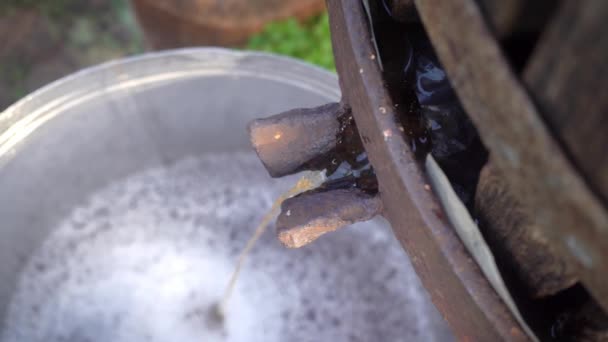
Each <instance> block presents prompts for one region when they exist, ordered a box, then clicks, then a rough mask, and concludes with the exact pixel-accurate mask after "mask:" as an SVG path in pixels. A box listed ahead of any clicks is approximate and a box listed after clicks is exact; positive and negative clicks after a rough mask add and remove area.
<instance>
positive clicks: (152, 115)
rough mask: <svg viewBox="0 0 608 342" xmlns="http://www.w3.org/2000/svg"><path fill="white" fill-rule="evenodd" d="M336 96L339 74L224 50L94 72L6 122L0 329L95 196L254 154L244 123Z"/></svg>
mask: <svg viewBox="0 0 608 342" xmlns="http://www.w3.org/2000/svg"><path fill="white" fill-rule="evenodd" d="M337 99H339V87H338V84H337V79H336V77H335V76H334V75H332V74H330V73H328V72H326V71H323V70H321V69H317V68H314V67H311V66H310V65H306V64H304V63H299V62H296V61H294V60H291V59H287V58H281V57H276V56H269V55H264V54H256V53H243V52H233V51H228V50H223V49H185V50H177V51H172V52H160V53H152V54H148V55H145V56H142V57H135V58H131V59H127V60H123V61H119V62H111V63H107V64H104V65H101V66H98V67H94V68H91V69H87V70H84V71H81V72H79V73H76V74H74V75H72V76H70V77H67V78H64V79H62V80H59V81H57V82H55V83H52V84H50V85H49V86H46V87H44V88H43V89H41V90H39V91H37V92H35V93H33V94H32V95H29V96H27V97H26V98H24V99H23V100H21V101H19V102H18V103H16V104H15V105H13V106H11V107H9V108H8V109H7V110H6V111H5V112H3V113H2V114H0V260H1V262H0V279H1V281H0V322H3V321H4V316H5V313H6V310H7V304H8V302H9V300H10V298H11V295H12V293H13V291H14V289H15V285H16V281H17V278H18V275H19V272H20V270H21V269H22V268H23V266H24V265H25V263H26V262H27V259H28V256H29V255H30V254H31V253H33V252H34V251H35V250H36V249H37V248H38V247H39V246H40V245H41V243H42V241H43V240H44V239H45V237H47V236H48V234H49V233H50V230H51V229H52V227H55V226H56V225H57V224H58V222H59V221H60V220H61V219H62V218H63V217H65V216H66V215H68V214H69V213H70V211H71V210H72V209H73V208H74V207H75V206H77V205H78V204H79V203H82V202H83V201H85V200H86V198H87V196H89V195H90V194H91V193H92V192H93V191H95V190H96V189H99V188H102V187H103V186H104V185H107V184H109V183H110V182H111V181H112V180H115V179H120V178H122V177H126V176H127V175H129V174H131V173H134V172H136V171H139V170H142V169H146V168H149V167H153V166H159V165H164V164H168V163H172V162H175V161H177V160H180V159H183V158H185V157H187V156H198V155H202V154H205V153H209V152H224V151H237V150H244V151H245V150H247V151H249V150H251V147H250V146H249V140H248V137H247V133H246V129H245V127H246V124H247V122H248V121H250V120H251V119H253V118H257V117H260V116H264V115H268V114H271V113H278V112H281V111H284V110H287V109H289V108H294V107H307V106H315V105H319V104H322V103H326V102H330V101H336V100H337Z"/></svg>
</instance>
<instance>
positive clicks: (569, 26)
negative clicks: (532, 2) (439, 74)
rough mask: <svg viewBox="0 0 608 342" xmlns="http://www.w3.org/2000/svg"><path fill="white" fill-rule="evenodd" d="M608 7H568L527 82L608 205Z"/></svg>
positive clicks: (596, 3)
mask: <svg viewBox="0 0 608 342" xmlns="http://www.w3.org/2000/svg"><path fill="white" fill-rule="evenodd" d="M607 18H608V1H605V0H584V1H564V2H563V5H562V8H561V9H560V11H559V13H558V15H557V17H556V18H555V19H554V20H553V21H552V23H551V25H550V27H549V28H548V30H547V31H546V33H545V34H544V35H543V37H542V39H541V43H540V44H539V45H538V46H537V48H536V50H535V52H534V54H533V55H532V58H531V60H530V62H529V64H528V66H527V68H526V72H525V74H524V80H525V83H526V85H527V86H528V88H529V90H530V95H531V96H532V98H533V99H534V100H535V101H536V103H537V104H538V106H539V109H540V111H541V114H542V115H543V118H544V119H545V121H546V122H547V124H548V125H549V127H550V128H551V129H552V131H553V134H554V135H555V136H556V137H557V138H558V139H559V140H560V141H561V142H562V143H563V146H564V147H565V149H566V151H567V152H568V154H569V155H570V157H571V158H572V160H573V161H574V163H575V164H576V166H577V167H578V168H579V169H580V171H581V172H582V173H583V174H584V175H585V178H586V180H587V181H588V182H589V185H590V187H591V188H593V189H594V190H595V191H596V192H597V194H598V195H599V196H600V197H601V198H602V200H603V201H604V205H605V204H606V203H607V202H608V29H607V28H608V26H607V25H606V24H607V22H606V19H607Z"/></svg>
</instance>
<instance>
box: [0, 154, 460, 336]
mask: <svg viewBox="0 0 608 342" xmlns="http://www.w3.org/2000/svg"><path fill="white" fill-rule="evenodd" d="M294 182H295V179H294V178H290V179H286V180H280V181H277V180H271V179H269V178H268V177H267V176H266V173H265V171H264V170H263V168H262V166H261V165H260V164H259V161H258V160H257V158H256V157H255V156H254V155H252V154H241V153H236V154H225V155H210V156H207V157H203V158H200V159H188V160H184V161H182V162H179V163H177V164H175V165H173V166H170V167H167V168H158V169H152V170H148V171H144V172H142V173H139V174H135V175H133V176H131V177H129V178H128V179H125V180H122V181H118V182H116V183H114V184H111V185H109V186H108V187H106V188H105V189H102V190H101V191H99V192H98V193H96V194H93V195H92V196H91V198H90V199H89V201H88V202H87V203H84V204H83V205H82V206H81V207H80V208H76V209H75V210H74V211H73V213H72V214H71V215H70V216H69V217H67V218H66V219H65V220H64V221H63V223H62V224H61V225H60V226H59V227H57V229H56V231H55V232H54V233H53V234H52V235H51V236H50V237H49V238H48V239H47V241H46V242H45V243H44V244H43V246H42V248H41V249H40V250H39V251H38V252H37V253H36V254H35V255H34V256H33V257H32V258H31V260H30V261H29V263H28V266H27V267H26V269H25V270H24V271H23V274H22V275H21V278H20V280H19V285H18V289H17V291H16V293H15V295H14V297H13V300H12V302H11V304H10V308H9V312H8V314H7V320H6V322H5V325H4V329H3V332H2V335H1V338H0V340H1V341H4V342H14V341H31V342H38V341H45V342H46V341H49V342H52V341H91V342H93V341H117V342H122V341H125V342H126V341H130V342H138V341H184V342H189V341H196V342H200V341H252V342H255V341H265V342H272V341H416V340H419V341H433V340H445V339H449V336H450V335H449V332H448V331H447V328H446V326H445V324H444V322H443V321H442V320H441V318H440V317H439V315H438V314H437V312H436V310H435V309H434V308H433V307H432V306H431V304H430V302H429V301H428V299H427V296H426V293H425V292H424V290H423V289H422V287H421V285H420V283H419V280H418V279H417V277H416V275H415V273H414V272H413V270H412V268H411V265H410V264H409V261H408V259H407V257H406V256H405V254H404V252H403V250H402V249H401V247H400V245H399V244H398V242H397V241H396V240H395V239H394V237H393V236H392V232H391V231H390V229H389V228H388V227H387V226H386V225H383V224H379V223H377V222H368V223H363V224H358V225H355V226H353V227H351V228H348V229H345V230H342V231H340V232H339V233H335V234H329V235H327V236H326V237H324V238H322V239H319V240H318V241H316V242H315V243H314V244H312V245H310V246H306V247H304V248H302V249H298V250H288V249H285V248H284V247H283V246H282V245H281V244H280V243H279V242H278V241H277V240H276V238H275V237H274V235H273V234H265V235H263V236H262V237H261V238H260V240H259V243H258V244H257V245H256V248H254V249H252V250H251V255H250V257H249V258H248V260H247V267H244V268H243V270H242V273H241V276H240V278H239V281H238V282H237V283H236V286H235V288H234V291H233V293H232V297H231V299H230V301H229V302H228V306H227V308H226V317H225V319H224V322H223V324H220V325H217V324H214V323H213V322H212V321H210V320H209V314H208V313H209V310H210V308H211V307H212V306H213V305H214V304H217V303H218V301H219V300H220V298H221V297H222V294H223V291H224V290H225V286H226V284H227V283H228V281H229V278H230V275H231V272H232V270H233V267H234V260H235V259H236V257H237V256H238V255H239V253H240V252H241V249H242V247H243V246H244V245H245V244H246V242H247V240H248V238H249V237H250V236H251V234H252V231H253V228H254V227H255V224H256V223H257V222H260V219H261V217H262V216H263V215H264V214H265V213H266V212H267V211H268V210H269V208H270V206H271V203H272V202H273V200H274V199H276V198H278V197H279V196H280V195H281V193H284V192H285V191H286V190H287V189H288V188H289V186H290V185H292V184H293V183H294Z"/></svg>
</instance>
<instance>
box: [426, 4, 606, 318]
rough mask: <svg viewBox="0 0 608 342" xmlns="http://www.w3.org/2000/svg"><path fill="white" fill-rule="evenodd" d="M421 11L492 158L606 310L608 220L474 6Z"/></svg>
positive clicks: (438, 6) (431, 7)
mask: <svg viewBox="0 0 608 342" xmlns="http://www.w3.org/2000/svg"><path fill="white" fill-rule="evenodd" d="M416 7H417V9H418V12H419V15H420V17H421V19H422V21H423V23H424V25H425V27H426V29H427V31H428V34H429V36H430V38H431V41H432V42H433V45H434V47H435V49H436V51H437V53H438V55H439V57H440V60H441V62H442V63H443V65H444V67H445V68H446V71H447V73H448V75H449V76H450V80H451V82H452V85H453V87H454V89H455V90H456V93H457V94H458V97H459V98H460V100H461V102H462V104H463V106H464V108H465V109H466V111H467V113H468V114H469V115H470V117H471V119H472V120H473V122H474V124H475V125H476V126H477V128H478V130H479V133H480V135H481V138H482V140H483V142H484V144H485V145H486V147H487V148H488V149H489V150H490V159H491V160H492V162H493V163H494V164H495V165H496V167H497V169H498V170H499V171H500V172H501V173H502V174H503V175H504V176H505V179H506V181H507V184H508V186H509V188H510V189H512V191H513V192H515V193H517V194H518V196H520V197H519V198H521V199H522V204H523V205H524V206H526V207H528V208H531V210H533V212H534V214H535V217H536V222H537V224H538V227H539V231H540V233H542V234H543V235H544V236H545V237H546V238H547V239H548V240H549V241H550V243H551V244H553V245H554V246H556V249H557V251H558V252H559V253H560V254H561V255H563V256H564V258H565V260H566V262H568V263H569V264H570V265H571V267H575V268H576V269H577V270H579V272H580V276H581V279H582V280H583V283H584V284H585V286H586V287H587V288H588V289H589V290H590V292H591V294H592V295H593V296H594V297H595V298H596V299H597V300H598V301H600V303H601V305H602V306H603V307H604V308H605V309H606V308H608V286H607V284H606V274H608V262H607V261H608V214H607V213H606V211H605V208H604V207H603V206H602V205H601V204H600V203H599V201H598V198H597V197H596V196H595V195H594V193H593V192H592V191H591V190H590V189H589V188H588V186H587V184H586V183H585V182H584V180H583V179H582V178H581V177H580V176H579V174H578V172H577V169H576V168H575V167H574V166H573V165H572V164H571V163H570V161H569V160H568V158H567V156H566V155H564V153H563V151H562V149H561V148H560V146H559V144H558V143H557V142H556V141H555V140H554V138H553V136H552V135H551V133H550V131H549V129H548V128H547V126H546V124H545V122H544V121H543V119H542V117H541V116H540V114H539V112H538V110H537V109H536V107H535V105H534V103H533V102H532V100H531V99H530V97H529V95H528V94H527V93H526V91H525V90H524V88H523V87H522V85H521V83H520V82H519V80H518V79H517V77H516V76H515V75H514V74H513V73H512V71H511V68H510V66H509V63H508V61H507V60H506V59H505V57H504V56H503V54H502V52H501V49H500V46H499V45H498V43H497V40H496V37H495V36H494V35H493V34H492V32H491V30H490V28H489V27H488V25H487V24H486V21H485V20H484V18H483V16H482V13H481V12H480V10H479V7H478V6H477V4H476V3H475V1H473V0H452V1H443V0H416ZM448 18H449V20H447V19H448Z"/></svg>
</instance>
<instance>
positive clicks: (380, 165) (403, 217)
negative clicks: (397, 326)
mask: <svg viewBox="0 0 608 342" xmlns="http://www.w3.org/2000/svg"><path fill="white" fill-rule="evenodd" d="M327 4H328V8H329V15H330V27H331V30H332V43H333V46H334V55H335V59H336V67H337V70H338V74H339V75H340V86H341V88H342V93H343V96H344V97H345V100H346V101H347V102H348V104H349V105H350V106H351V108H352V113H353V116H354V117H355V120H356V122H357V127H358V128H359V132H360V134H361V136H362V140H363V143H364V145H365V149H366V150H367V152H368V155H369V158H370V161H371V163H372V164H373V166H374V169H375V170H376V175H377V176H378V181H379V186H380V189H379V193H380V194H381V198H382V203H383V213H384V215H385V216H386V217H387V219H388V220H389V221H390V222H391V226H392V227H393V230H394V231H395V234H396V236H397V238H398V239H399V241H400V242H401V244H402V245H403V246H404V248H405V249H406V250H407V252H408V254H410V255H411V257H412V260H413V265H414V267H415V269H416V272H417V273H418V275H419V276H420V278H421V280H422V283H423V284H424V286H425V287H426V288H427V289H428V290H429V293H430V295H431V299H432V300H433V303H434V304H435V306H437V308H438V309H439V311H440V312H441V313H442V314H443V316H444V317H445V318H446V320H447V321H448V323H449V324H450V326H451V328H452V330H453V332H454V333H455V334H456V336H457V337H458V338H459V339H464V338H465V337H467V338H471V339H472V340H476V341H497V340H515V341H524V340H527V337H526V336H525V335H524V334H523V332H521V329H520V327H519V325H518V324H517V323H516V321H515V320H514V318H513V316H512V314H511V313H510V311H509V310H508V309H507V308H506V306H505V305H504V303H503V302H502V301H501V299H500V298H499V297H498V295H497V294H496V292H495V291H494V290H493V289H492V288H491V287H490V285H489V283H488V281H487V280H486V279H485V277H484V276H483V275H482V274H481V271H480V269H479V267H478V265H477V264H476V263H475V262H474V261H473V260H472V259H471V258H470V256H469V254H468V252H467V251H466V249H465V247H464V246H463V244H462V242H461V241H460V239H459V238H458V236H456V234H455V232H454V230H453V227H451V226H450V224H449V223H448V222H447V221H446V219H445V215H444V214H443V210H442V208H441V206H440V204H439V202H438V200H437V198H436V197H435V195H434V193H433V192H432V191H428V190H426V189H425V188H424V184H427V183H428V181H427V179H426V175H425V174H424V172H423V170H422V168H421V166H420V164H419V163H418V162H417V159H416V156H415V155H414V152H413V151H412V150H411V148H410V146H409V144H407V143H406V141H405V140H404V138H403V136H402V135H399V134H396V135H394V136H393V138H392V139H387V140H386V141H385V139H384V138H385V137H384V132H385V131H386V130H387V129H388V130H389V131H390V132H397V130H398V127H397V123H396V122H395V120H394V116H395V110H397V109H395V106H394V104H393V103H392V101H391V99H390V97H389V95H388V94H387V92H386V88H385V84H384V80H383V78H382V75H381V72H380V70H379V66H378V64H377V62H376V61H374V60H371V59H370V56H371V55H373V54H374V53H375V51H374V48H373V46H372V43H371V36H370V32H369V27H368V25H367V21H366V20H367V19H366V14H365V12H364V9H363V6H362V5H361V4H360V3H357V4H353V2H352V1H350V0H329V1H328V2H327ZM359 69H364V70H365V73H363V74H361V73H357V72H352V71H353V70H359ZM380 107H384V108H386V109H387V114H384V115H383V114H380V111H379V110H378V108H380ZM401 107H404V106H401ZM439 294H441V295H439ZM517 331H519V332H520V333H519V334H515V335H516V336H514V334H513V332H517Z"/></svg>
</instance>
